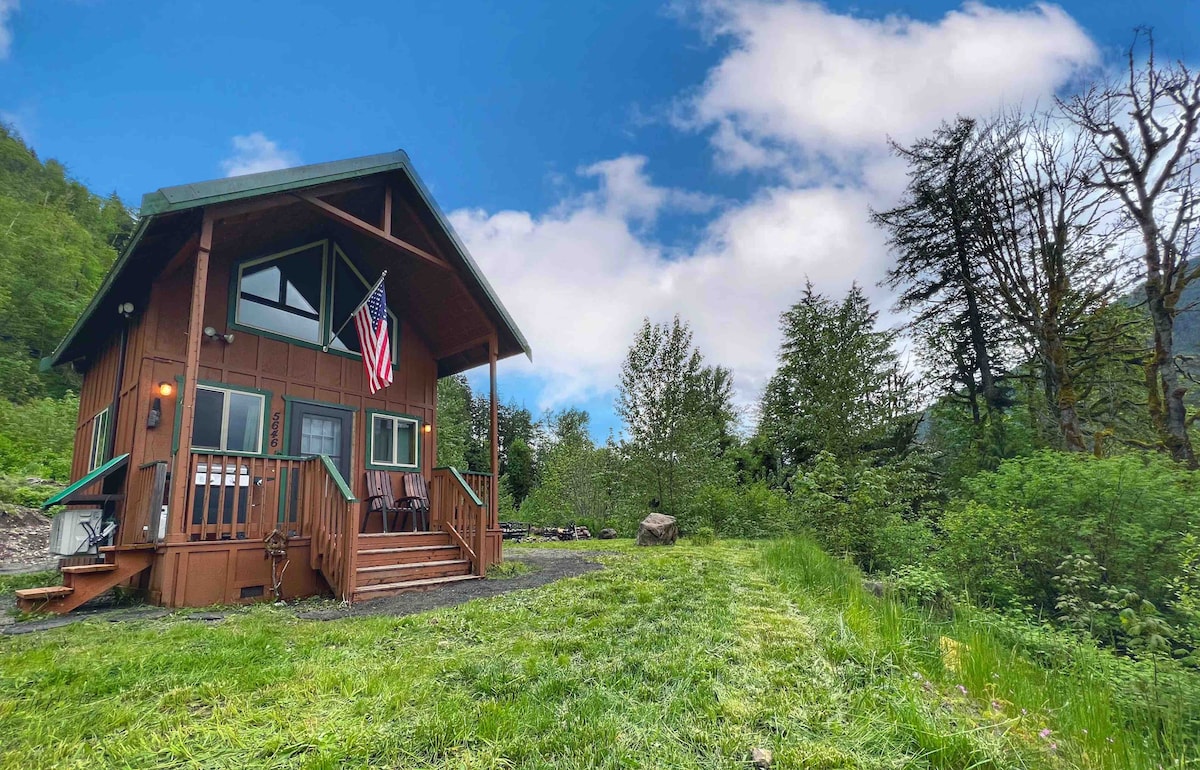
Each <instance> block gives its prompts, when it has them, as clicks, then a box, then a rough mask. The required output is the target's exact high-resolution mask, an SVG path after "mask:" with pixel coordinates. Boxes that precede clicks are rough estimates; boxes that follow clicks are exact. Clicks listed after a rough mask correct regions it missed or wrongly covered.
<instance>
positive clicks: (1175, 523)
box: [938, 451, 1200, 612]
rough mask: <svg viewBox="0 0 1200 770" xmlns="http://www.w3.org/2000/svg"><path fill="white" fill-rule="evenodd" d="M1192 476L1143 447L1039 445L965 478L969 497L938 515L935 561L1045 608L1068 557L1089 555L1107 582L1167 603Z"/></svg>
mask: <svg viewBox="0 0 1200 770" xmlns="http://www.w3.org/2000/svg"><path fill="white" fill-rule="evenodd" d="M1198 481H1200V479H1198V477H1197V474H1195V473H1194V472H1191V471H1187V470H1184V469H1183V468H1181V467H1180V466H1178V465H1175V464H1173V463H1171V462H1170V460H1167V459H1165V458H1162V457H1160V456H1158V455H1152V454H1149V453H1139V454H1131V455H1126V456H1122V457H1113V458H1107V459H1096V458H1093V457H1089V456H1086V455H1080V454H1068V453H1064V452H1052V451H1044V452H1039V453H1036V454H1032V455H1029V456H1027V457H1021V458H1016V459H1012V460H1007V461H1005V462H1003V463H1002V464H1001V465H1000V467H999V468H997V469H996V471H994V472H991V473H982V474H979V475H977V476H975V477H973V478H971V479H968V480H967V481H966V482H965V487H966V490H967V494H968V496H969V499H967V500H966V501H965V502H961V503H960V504H958V505H955V506H952V507H951V509H950V510H949V511H947V513H946V515H945V516H944V518H943V519H942V521H941V528H942V531H943V533H944V541H943V545H942V548H941V549H940V553H939V557H938V561H939V563H940V565H941V566H942V568H943V570H944V571H945V572H946V574H948V575H953V576H955V577H956V578H957V579H958V580H959V581H961V584H962V586H963V587H964V588H966V589H967V590H968V591H970V592H971V593H973V594H976V595H978V596H979V597H980V598H983V599H985V600H987V601H989V602H991V603H994V604H997V605H1008V604H1032V605H1033V606H1035V607H1037V608H1039V609H1042V610H1045V611H1047V612H1051V611H1053V610H1054V607H1055V604H1056V602H1057V599H1058V597H1059V595H1060V593H1061V589H1060V587H1059V586H1058V585H1056V581H1057V580H1058V578H1059V574H1060V572H1061V567H1062V565H1063V564H1064V560H1066V559H1067V557H1068V556H1071V555H1072V554H1078V555H1087V556H1088V557H1089V558H1091V559H1094V561H1095V563H1096V565H1097V568H1098V569H1099V574H1100V575H1102V576H1103V577H1102V578H1098V579H1102V580H1103V582H1104V583H1105V584H1107V585H1110V586H1116V587H1120V588H1121V589H1123V590H1132V591H1136V592H1137V593H1138V594H1140V595H1141V596H1143V597H1145V598H1146V599H1148V600H1149V601H1152V602H1153V603H1154V604H1155V605H1157V606H1160V607H1162V606H1164V605H1165V604H1167V605H1169V604H1170V602H1171V601H1172V600H1173V599H1174V598H1175V597H1174V596H1173V595H1172V592H1171V590H1170V585H1171V581H1172V580H1174V579H1176V577H1177V576H1178V575H1180V574H1181V570H1182V553H1181V542H1182V540H1181V537H1180V533H1181V532H1189V531H1192V530H1193V529H1194V528H1195V527H1196V525H1197V511H1200V484H1198ZM1060 582H1061V581H1060Z"/></svg>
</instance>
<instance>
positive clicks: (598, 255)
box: [450, 157, 884, 408]
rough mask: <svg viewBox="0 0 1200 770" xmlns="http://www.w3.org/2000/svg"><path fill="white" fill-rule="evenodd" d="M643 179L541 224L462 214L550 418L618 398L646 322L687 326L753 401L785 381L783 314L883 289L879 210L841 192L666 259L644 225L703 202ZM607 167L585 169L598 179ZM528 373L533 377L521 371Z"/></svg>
mask: <svg viewBox="0 0 1200 770" xmlns="http://www.w3.org/2000/svg"><path fill="white" fill-rule="evenodd" d="M642 165H643V161H642V160H641V159H638V158H629V157H621V158H616V159H613V160H611V161H606V162H605V163H604V164H597V166H602V167H604V168H609V169H611V168H624V169H628V168H630V167H633V166H636V167H637V169H638V173H637V174H635V175H634V176H633V177H631V178H624V177H622V180H623V181H622V183H620V184H611V183H610V182H609V181H608V180H607V179H606V178H605V179H603V180H602V182H601V184H600V187H599V189H597V190H595V191H593V192H587V193H584V194H582V195H579V196H577V197H575V198H573V199H571V200H568V201H565V202H564V203H563V205H562V206H560V207H559V208H558V209H557V210H555V211H554V212H551V213H549V214H546V215H544V216H541V217H537V216H533V215H531V214H530V213H528V212H523V211H501V212H496V213H492V214H489V213H487V212H484V211H480V210H460V211H455V212H453V213H452V214H451V215H450V220H451V222H452V224H453V225H454V227H455V229H456V230H457V231H458V233H459V235H460V236H462V238H463V240H464V241H465V242H466V244H467V247H468V248H469V249H470V250H471V253H472V254H473V255H474V256H475V257H476V259H477V260H479V262H480V265H481V267H482V268H483V271H484V272H485V273H486V274H487V276H488V278H489V280H490V281H491V282H492V283H493V284H494V285H495V287H496V290H497V292H498V293H499V294H500V296H501V297H503V298H504V300H505V303H506V305H507V306H508V307H509V308H510V310H511V311H512V312H513V313H514V315H515V317H516V320H517V323H518V324H519V325H520V326H521V328H522V329H523V330H524V331H525V333H526V335H527V336H528V337H529V338H530V340H531V341H532V342H533V345H534V348H535V361H536V369H535V371H536V373H537V374H538V375H540V376H542V377H543V378H544V379H545V388H544V390H543V392H542V394H541V399H540V403H539V407H540V408H553V407H557V406H562V405H564V404H567V403H570V402H571V401H572V400H576V399H583V398H588V397H591V396H595V395H598V394H601V393H603V392H605V391H608V390H609V389H611V388H612V387H613V385H614V384H615V381H616V375H617V372H618V371H619V369H620V363H621V360H622V358H623V357H624V354H625V351H626V349H627V347H628V345H629V343H630V341H631V340H632V339H633V335H634V333H635V331H636V330H637V327H638V326H639V324H640V323H641V320H642V318H643V317H645V316H649V317H650V318H651V319H652V320H655V321H662V320H667V319H669V318H670V317H671V316H672V315H674V314H675V313H679V314H680V315H682V316H683V317H684V318H685V319H687V320H688V321H690V322H691V324H692V326H693V328H694V329H695V330H696V337H697V341H698V342H699V344H700V345H701V347H702V349H703V350H704V352H705V354H706V355H707V356H709V357H710V360H712V361H716V362H720V363H722V364H723V365H726V366H732V367H733V368H734V370H735V372H736V373H737V378H738V387H739V394H740V395H741V397H742V400H744V401H748V400H750V399H752V398H754V397H755V395H756V394H757V392H758V390H759V389H760V388H761V386H762V384H763V383H764V382H765V380H766V377H767V376H769V374H770V372H771V371H772V370H773V368H774V360H775V347H776V345H777V336H776V334H775V330H776V328H777V326H778V316H779V312H780V311H781V310H782V309H783V308H785V307H787V306H788V305H789V304H791V303H792V302H794V301H795V299H796V298H797V296H798V295H799V292H800V289H801V288H802V287H803V285H804V281H805V278H806V276H811V277H812V278H813V280H814V281H818V282H820V284H821V285H822V287H823V288H826V289H828V290H842V289H844V288H846V287H848V286H849V284H850V282H851V281H853V280H856V279H857V280H860V281H862V282H868V283H873V282H874V278H873V277H872V276H874V275H877V274H878V272H879V271H880V270H882V260H883V258H884V248H883V244H882V238H881V236H880V235H879V234H878V233H877V232H875V231H874V230H872V229H871V228H870V227H866V228H864V227H863V226H862V223H863V220H864V215H865V211H866V200H867V199H866V197H865V196H864V195H863V194H862V193H859V192H856V191H849V190H836V189H807V190H794V189H787V188H773V189H768V190H764V191H762V192H761V193H760V194H759V195H758V196H756V197H755V199H753V200H752V201H749V202H748V203H746V204H744V205H740V206H736V207H733V208H727V209H726V210H725V211H724V212H723V213H720V214H719V215H717V216H715V218H713V219H712V220H711V221H710V222H709V224H708V226H707V228H706V231H705V236H704V238H703V240H702V242H701V243H700V245H699V246H698V247H697V248H696V249H695V250H694V251H693V252H692V253H689V254H686V255H679V254H676V253H671V254H669V255H668V254H667V252H666V250H665V249H664V248H662V247H661V246H659V245H657V244H655V243H654V242H653V241H652V240H650V239H648V238H646V237H643V236H640V235H639V234H638V233H637V231H636V229H635V225H636V223H637V222H638V221H640V220H642V219H643V218H645V217H646V216H651V215H653V214H654V213H658V212H662V211H669V210H673V209H678V208H684V209H686V208H687V207H688V206H691V205H693V203H694V200H693V199H692V198H691V197H690V196H687V195H683V194H681V193H680V191H669V190H666V189H664V188H661V187H657V186H655V185H654V184H652V183H651V181H650V180H649V179H648V178H647V176H646V175H645V173H644V172H643V171H642ZM594 168H596V166H592V167H589V168H588V169H583V170H582V172H581V173H583V174H584V175H589V174H590V170H591V169H594ZM516 365H518V366H520V365H524V364H516Z"/></svg>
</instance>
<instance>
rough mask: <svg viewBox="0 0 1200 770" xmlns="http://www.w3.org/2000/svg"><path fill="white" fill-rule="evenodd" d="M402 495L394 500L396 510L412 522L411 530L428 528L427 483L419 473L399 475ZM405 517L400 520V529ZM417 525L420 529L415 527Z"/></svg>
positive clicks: (402, 526) (422, 530)
mask: <svg viewBox="0 0 1200 770" xmlns="http://www.w3.org/2000/svg"><path fill="white" fill-rule="evenodd" d="M400 480H401V481H400V483H401V485H402V486H403V489H404V497H402V498H400V499H399V500H397V501H396V506H397V508H398V510H399V511H400V512H401V513H403V514H404V516H405V517H407V519H408V520H409V521H411V522H412V531H413V532H417V531H421V532H424V531H426V530H428V529H429V484H428V482H426V481H425V477H424V476H422V475H421V474H419V473H404V474H401V476H400ZM404 522H405V519H401V520H400V527H401V529H403V528H404ZM418 525H419V526H420V530H418V529H417V527H418Z"/></svg>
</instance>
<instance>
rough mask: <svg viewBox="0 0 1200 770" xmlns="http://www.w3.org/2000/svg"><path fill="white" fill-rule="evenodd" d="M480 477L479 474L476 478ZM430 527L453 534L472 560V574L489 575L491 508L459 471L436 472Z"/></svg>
mask: <svg viewBox="0 0 1200 770" xmlns="http://www.w3.org/2000/svg"><path fill="white" fill-rule="evenodd" d="M472 475H478V474H472ZM429 492H430V494H429V497H430V503H431V505H432V510H431V511H430V525H431V526H432V527H433V528H434V529H438V528H440V529H443V530H445V531H446V532H448V533H449V534H450V537H451V538H453V539H454V540H455V541H456V542H457V543H458V545H459V546H460V547H462V549H463V551H464V552H466V554H467V558H469V559H470V560H471V571H472V572H473V573H474V574H476V575H484V574H486V573H487V568H488V565H487V563H486V561H487V520H488V514H487V504H486V503H485V502H484V498H481V497H480V496H479V494H478V493H477V492H476V491H475V489H473V488H472V486H471V485H470V484H469V483H468V482H467V480H466V479H465V478H463V475H462V473H460V472H459V471H458V470H457V469H455V468H449V467H447V468H435V469H434V470H433V484H432V488H431V489H430V490H429Z"/></svg>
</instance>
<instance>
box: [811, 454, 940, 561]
mask: <svg viewBox="0 0 1200 770" xmlns="http://www.w3.org/2000/svg"><path fill="white" fill-rule="evenodd" d="M921 479H922V473H921V471H919V470H918V469H916V468H914V467H912V466H909V465H904V464H894V465H889V466H883V467H873V466H867V465H850V466H843V465H841V464H839V463H838V462H837V461H836V460H835V459H834V458H833V457H832V456H831V455H828V454H822V455H819V456H818V457H817V458H816V460H815V461H814V462H813V464H812V465H811V466H809V467H808V468H806V469H804V470H802V471H801V472H800V473H799V475H797V477H796V479H795V481H794V482H793V486H794V491H793V493H792V507H793V510H794V512H795V516H796V520H797V522H798V524H799V525H800V526H802V527H803V528H805V529H807V530H808V531H810V532H811V533H812V534H813V536H814V537H815V538H816V539H817V541H818V542H820V543H821V545H822V546H824V547H825V549H826V550H828V551H830V552H831V553H833V554H835V555H838V556H850V557H852V558H853V559H854V560H855V561H856V562H858V564H860V565H861V566H862V567H863V568H864V569H866V570H868V571H880V570H882V571H886V570H890V569H893V568H895V567H898V566H900V565H903V564H914V563H917V562H919V561H921V560H922V559H924V558H925V556H926V554H927V553H928V551H929V550H930V548H931V546H932V540H933V534H932V531H931V529H930V521H931V517H933V516H935V515H936V513H937V508H936V505H935V504H934V502H933V499H932V498H930V497H929V495H928V493H927V491H926V488H925V486H924V485H923V484H922V483H920V482H921Z"/></svg>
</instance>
